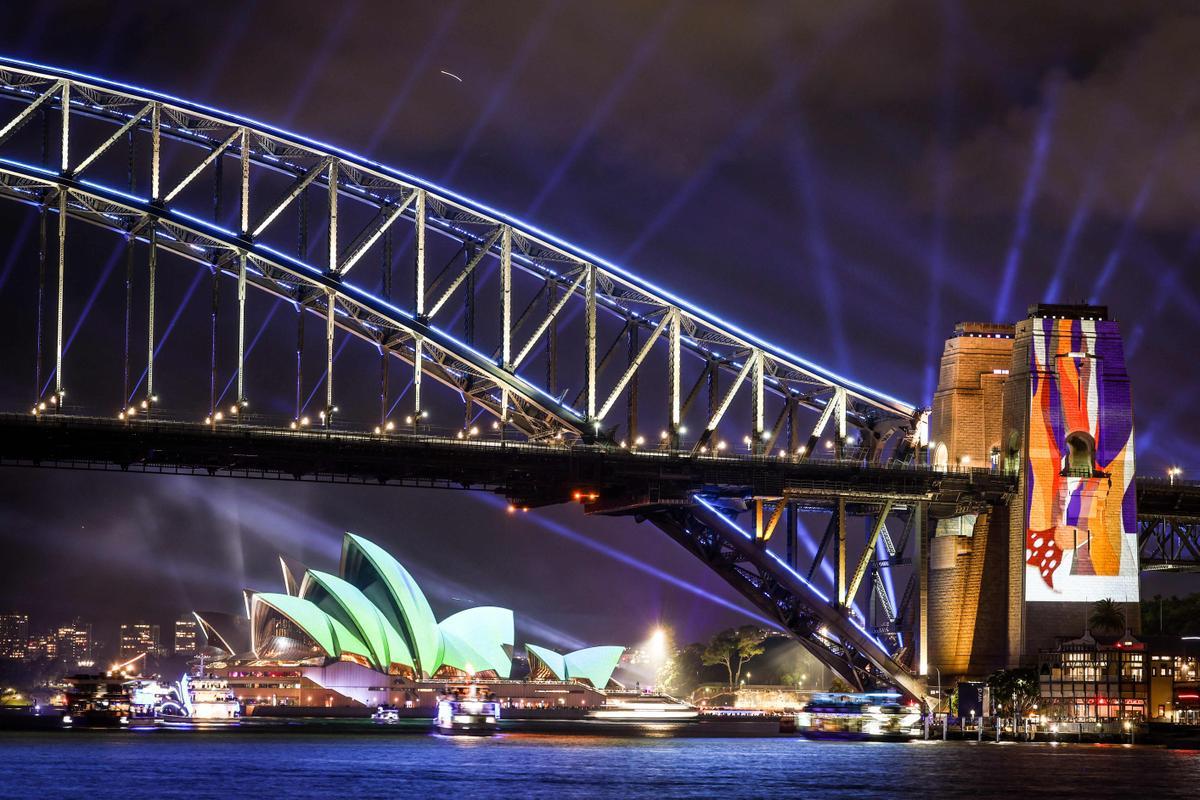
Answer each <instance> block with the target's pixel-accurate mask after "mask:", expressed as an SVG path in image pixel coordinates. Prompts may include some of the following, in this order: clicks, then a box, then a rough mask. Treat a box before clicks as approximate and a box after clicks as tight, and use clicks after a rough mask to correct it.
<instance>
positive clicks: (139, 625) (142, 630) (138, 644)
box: [118, 622, 159, 661]
mask: <svg viewBox="0 0 1200 800" xmlns="http://www.w3.org/2000/svg"><path fill="white" fill-rule="evenodd" d="M158 643H159V627H158V626H157V625H151V624H150V623H148V622H126V623H123V624H122V625H121V638H120V648H119V650H118V654H119V656H120V658H121V660H122V661H128V660H129V659H131V658H135V657H137V656H139V655H142V654H143V653H145V654H147V655H157V654H158Z"/></svg>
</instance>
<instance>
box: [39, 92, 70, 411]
mask: <svg viewBox="0 0 1200 800" xmlns="http://www.w3.org/2000/svg"><path fill="white" fill-rule="evenodd" d="M64 91H65V90H64ZM66 272H67V193H66V191H64V190H62V189H60V190H59V192H58V316H57V320H58V321H57V323H56V328H55V331H56V333H55V337H54V394H55V396H56V397H57V398H58V405H59V408H61V407H62V398H63V286H64V283H63V282H64V280H65V279H66ZM41 389H42V387H40V386H39V387H38V391H39V392H40V391H41Z"/></svg>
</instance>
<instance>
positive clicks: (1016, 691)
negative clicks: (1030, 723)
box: [987, 669, 1041, 716]
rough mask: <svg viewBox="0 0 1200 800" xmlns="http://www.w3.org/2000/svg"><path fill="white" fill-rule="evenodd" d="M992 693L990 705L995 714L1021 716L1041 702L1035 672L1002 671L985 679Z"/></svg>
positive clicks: (1022, 670) (1024, 670) (1026, 670)
mask: <svg viewBox="0 0 1200 800" xmlns="http://www.w3.org/2000/svg"><path fill="white" fill-rule="evenodd" d="M987 685H988V689H990V690H991V693H992V705H993V706H994V707H995V709H996V711H997V713H999V714H1002V715H1004V716H1010V715H1013V714H1014V713H1015V714H1016V715H1017V716H1023V715H1025V714H1026V713H1028V712H1030V711H1032V710H1033V707H1034V706H1035V705H1037V704H1038V702H1039V701H1040V700H1041V696H1040V687H1039V686H1038V675H1037V670H1033V669H1002V670H998V671H996V672H993V673H992V674H991V675H989V676H988V679H987Z"/></svg>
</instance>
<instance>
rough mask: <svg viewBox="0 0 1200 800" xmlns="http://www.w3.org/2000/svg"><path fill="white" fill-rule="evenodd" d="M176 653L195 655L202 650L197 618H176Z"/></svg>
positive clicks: (179, 654)
mask: <svg viewBox="0 0 1200 800" xmlns="http://www.w3.org/2000/svg"><path fill="white" fill-rule="evenodd" d="M174 650H175V655H177V656H194V655H196V653H198V652H200V629H199V627H198V626H197V624H196V618H195V617H192V616H187V617H181V618H180V619H177V620H175V648H174Z"/></svg>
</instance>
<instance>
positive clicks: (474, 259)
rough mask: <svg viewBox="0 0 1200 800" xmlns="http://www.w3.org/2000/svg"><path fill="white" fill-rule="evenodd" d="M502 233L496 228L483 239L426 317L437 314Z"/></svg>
mask: <svg viewBox="0 0 1200 800" xmlns="http://www.w3.org/2000/svg"><path fill="white" fill-rule="evenodd" d="M503 234H504V229H503V228H498V229H496V230H495V231H493V232H492V235H491V236H489V237H488V238H487V239H485V240H484V242H483V244H482V245H480V247H479V249H478V250H477V251H475V254H474V255H472V256H471V258H470V259H469V260H468V261H467V263H466V264H465V265H464V266H463V268H462V272H460V273H458V275H456V276H455V277H454V280H452V281H451V282H450V285H449V286H447V287H446V290H445V291H444V292H442V296H441V297H439V298H438V299H437V302H435V303H434V304H433V305H432V306H430V307H429V313H428V314H427V315H426V316H427V317H429V318H430V319H432V318H433V317H435V316H437V312H439V311H441V310H442V306H444V305H446V301H447V300H449V299H450V296H451V295H452V294H454V290H455V289H457V288H458V287H459V286H460V285H461V284H462V282H463V281H465V280H466V279H467V277H468V276H469V275H470V274H471V273H472V272H474V270H475V268H476V267H477V266H479V263H480V262H481V261H483V259H484V257H485V256H487V254H488V252H489V251H490V250H491V249H492V246H493V245H494V244H496V242H497V241H499V240H500V237H501V236H502V235H503ZM510 264H511V262H510ZM436 289H437V286H436V285H435V286H434V287H433V289H431V291H432V290H436ZM422 295H424V291H422ZM420 314H421V312H420V311H418V316H420Z"/></svg>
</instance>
